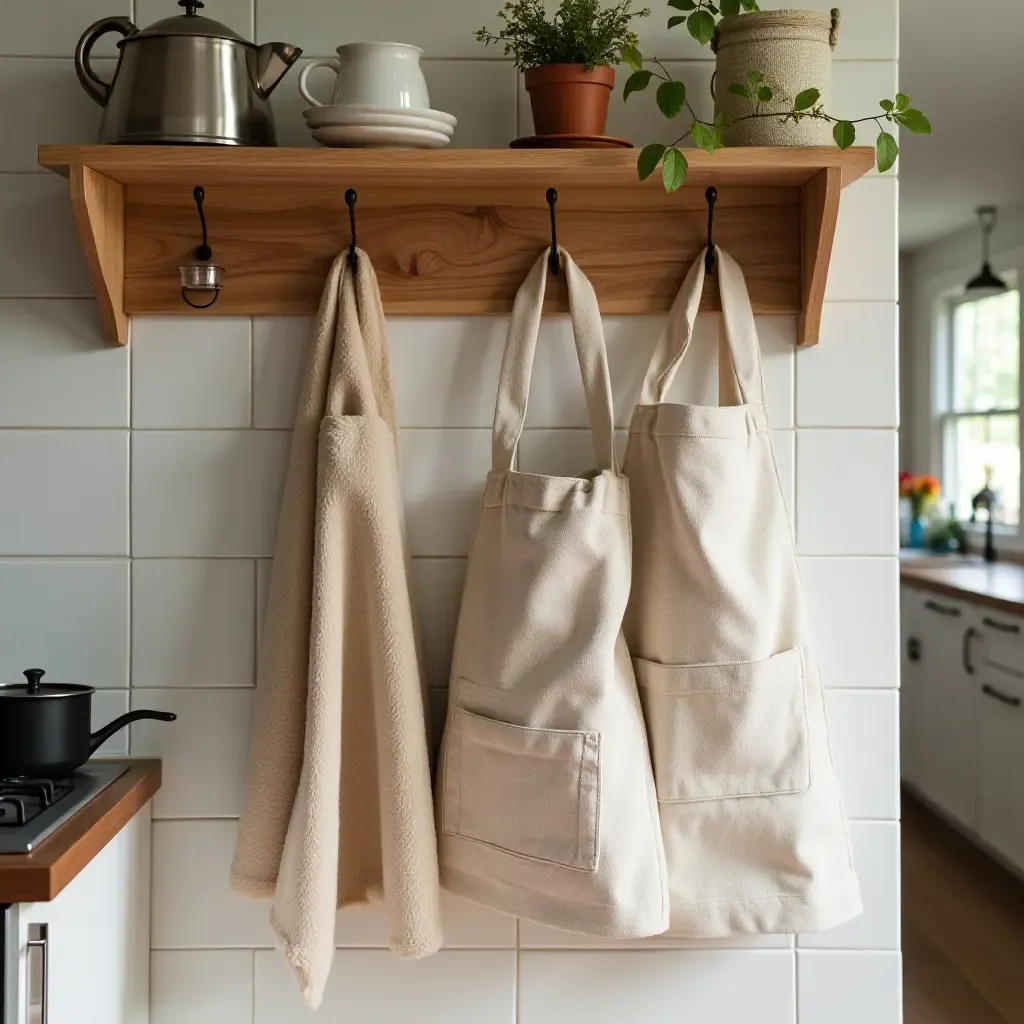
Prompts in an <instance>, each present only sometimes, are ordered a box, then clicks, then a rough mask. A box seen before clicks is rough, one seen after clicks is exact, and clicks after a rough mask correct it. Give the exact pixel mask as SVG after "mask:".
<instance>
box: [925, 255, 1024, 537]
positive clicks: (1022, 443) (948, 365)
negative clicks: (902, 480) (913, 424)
mask: <svg viewBox="0 0 1024 1024" xmlns="http://www.w3.org/2000/svg"><path fill="white" fill-rule="evenodd" d="M1005 278H1006V279H1007V285H1008V289H1007V290H1008V291H1013V292H1016V293H1017V302H1018V306H1019V309H1020V314H1019V323H1018V339H1017V345H1018V349H1017V351H1018V369H1017V387H1018V392H1017V404H1016V405H1007V406H992V407H991V408H989V409H971V410H962V411H961V410H957V409H956V408H955V391H956V374H955V372H954V367H955V366H956V330H955V326H954V325H955V318H956V312H957V310H958V309H959V308H960V307H961V306H965V305H967V304H969V303H974V302H979V301H982V299H976V298H972V297H971V296H970V295H967V294H965V293H964V292H963V291H962V290H959V291H956V292H947V293H946V294H944V295H943V296H941V298H940V304H941V315H940V319H941V321H942V330H941V335H940V339H939V341H940V346H941V349H942V351H941V359H940V366H941V368H942V372H941V373H940V375H939V379H938V381H937V382H936V383H938V385H939V396H938V397H939V402H938V403H937V404H938V406H939V408H938V409H937V412H938V417H937V419H938V428H939V451H938V455H939V466H938V468H939V479H940V480H942V481H943V482H945V481H946V480H949V479H952V474H951V473H950V468H951V462H950V460H951V458H952V455H951V447H952V446H951V442H950V437H951V434H952V431H951V429H950V427H951V425H952V424H953V423H954V422H955V421H957V420H961V419H980V418H984V419H990V418H992V417H995V416H1016V417H1017V437H1018V451H1019V461H1020V463H1021V472H1020V474H1019V481H1020V484H1019V490H1020V493H1019V495H1018V502H1019V503H1018V509H1019V512H1018V516H1017V522H1016V523H1011V524H1007V523H995V524H994V530H995V532H997V533H999V534H1002V535H1003V536H1004V537H1009V538H1016V539H1018V540H1020V539H1022V538H1024V533H1022V525H1024V419H1022V416H1021V411H1022V408H1024V293H1022V291H1021V282H1020V279H1019V275H1018V274H1017V273H1016V272H1015V271H1014V270H1010V271H1008V272H1007V273H1006V274H1005ZM947 498H948V496H947V495H945V494H944V495H943V500H944V501H945V500H947ZM961 521H962V522H963V523H964V524H965V525H966V526H967V527H968V529H978V530H984V528H985V527H984V524H981V525H980V526H979V525H977V524H975V525H972V524H971V523H970V521H969V519H967V520H961Z"/></svg>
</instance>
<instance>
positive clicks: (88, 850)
mask: <svg viewBox="0 0 1024 1024" xmlns="http://www.w3.org/2000/svg"><path fill="white" fill-rule="evenodd" d="M130 765H131V767H129V769H128V771H126V772H125V773H124V774H123V775H122V776H121V777H120V778H118V779H115V780H114V782H112V783H111V784H110V785H109V786H107V788H106V789H105V790H103V792H101V793H100V794H99V795H98V796H97V797H95V798H94V799H92V800H90V801H89V803H87V804H86V805H85V806H84V807H83V808H82V809H81V810H80V811H79V812H78V813H77V814H75V815H74V816H73V817H72V818H70V819H68V821H66V822H65V823H64V824H63V825H62V826H61V827H60V828H59V829H57V831H56V832H54V833H53V835H52V836H50V837H49V838H48V839H46V840H44V841H43V842H42V843H40V844H39V847H38V849H35V850H33V851H32V852H31V853H26V854H3V855H0V903H39V902H46V901H47V900H52V899H54V898H55V897H56V896H57V894H58V893H59V892H60V891H61V890H62V889H64V888H66V887H67V886H68V885H69V884H70V883H71V881H72V880H73V879H74V878H75V877H76V876H78V875H79V874H80V873H81V872H82V871H83V870H84V868H85V867H86V866H87V865H88V864H89V862H90V861H92V859H93V858H94V857H95V856H96V855H97V854H98V853H99V852H100V850H102V849H103V848H104V847H105V846H106V845H107V843H109V842H110V841H111V839H113V838H114V836H116V835H117V834H118V832H120V831H121V829H123V828H124V827H125V825H127V824H128V822H129V821H131V820H132V818H134V817H135V815H136V814H138V813H139V811H141V810H142V808H143V807H145V806H146V804H147V803H148V802H149V801H150V800H151V799H152V798H153V794H154V793H156V791H157V790H158V789H159V788H160V778H161V771H160V762H159V761H158V760H155V759H149V758H145V759H143V758H138V759H131V760H130Z"/></svg>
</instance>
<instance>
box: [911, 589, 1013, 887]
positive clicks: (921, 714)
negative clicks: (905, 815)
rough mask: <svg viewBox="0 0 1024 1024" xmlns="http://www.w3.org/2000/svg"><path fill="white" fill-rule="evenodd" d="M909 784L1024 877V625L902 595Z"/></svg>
mask: <svg viewBox="0 0 1024 1024" xmlns="http://www.w3.org/2000/svg"><path fill="white" fill-rule="evenodd" d="M900 613H901V617H902V629H901V636H902V678H901V686H902V692H901V697H900V712H901V720H900V746H901V759H902V776H903V780H904V782H906V783H907V784H908V785H910V786H911V787H912V788H913V789H914V790H915V791H916V792H917V793H919V794H920V795H921V796H922V797H924V798H925V799H926V800H928V801H929V802H930V803H932V804H933V805H934V806H935V807H936V808H938V809H939V810H940V811H942V812H943V813H945V814H946V815H948V816H949V817H950V818H951V819H953V820H954V821H955V822H957V823H958V824H959V825H960V826H961V827H963V829H964V830H965V831H966V832H968V833H969V834H973V835H974V836H975V837H976V838H977V839H978V840H979V842H980V843H981V844H982V845H984V846H987V847H988V848H989V849H991V850H992V851H993V852H994V853H995V854H997V855H998V856H1000V857H1001V858H1002V859H1003V860H1005V861H1006V863H1007V864H1009V865H1010V866H1012V867H1015V868H1016V869H1017V870H1019V871H1021V872H1024V617H1019V616H1014V615H1009V614H1006V613H1004V612H998V611H993V610H992V609H990V608H989V607H987V606H986V605H982V604H977V603H973V602H971V601H967V600H960V599H953V598H947V597H945V596H940V595H937V594H933V593H930V592H929V591H926V590H919V589H916V588H914V587H909V586H903V587H902V588H901V593H900Z"/></svg>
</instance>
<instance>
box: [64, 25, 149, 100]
mask: <svg viewBox="0 0 1024 1024" xmlns="http://www.w3.org/2000/svg"><path fill="white" fill-rule="evenodd" d="M138 31H139V30H138V29H137V28H136V27H135V23H134V22H133V21H132V20H131V19H130V18H124V17H121V16H120V15H115V16H114V17H110V18H100V20H99V21H97V22H96V24H95V25H90V26H89V27H88V28H87V29H86V30H85V32H84V33H83V35H82V38H81V39H79V40H78V46H76V47H75V71H76V72H77V73H78V80H79V81H80V82H81V83H82V88H83V89H85V91H86V92H87V93H88V94H89V95H90V96H91V97H92V98H93V99H94V100H95V101H96V102H97V103H98V104H99V105H100V106H101V107H105V106H106V105H107V100H108V99H109V98H110V83H109V82H104V81H103V79H102V78H100V76H99V75H97V74H96V72H95V71H93V69H92V62H91V58H92V48H93V47H94V46H95V45H96V42H97V40H99V38H100V36H105V35H106V34H107V33H108V32H119V33H120V34H121V35H122V36H133V35H135V33H136V32H138Z"/></svg>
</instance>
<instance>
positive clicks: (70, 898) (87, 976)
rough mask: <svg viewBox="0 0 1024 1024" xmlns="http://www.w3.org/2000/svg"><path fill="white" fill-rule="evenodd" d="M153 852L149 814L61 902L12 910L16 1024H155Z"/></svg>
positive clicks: (123, 832)
mask: <svg viewBox="0 0 1024 1024" xmlns="http://www.w3.org/2000/svg"><path fill="white" fill-rule="evenodd" d="M149 845H150V814H149V807H148V806H147V807H146V808H145V809H144V810H143V811H142V812H140V813H139V814H137V815H136V816H135V817H134V818H133V819H132V821H131V822H129V824H128V825H126V826H125V828H124V829H122V830H121V832H119V833H118V835H117V836H116V837H115V838H114V839H113V840H112V841H111V842H110V843H109V844H108V845H107V846H106V847H104V849H103V850H101V851H100V853H99V854H97V856H96V858H95V859H94V860H93V861H92V863H90V864H89V865H88V867H86V868H85V870H84V871H82V873H81V874H80V875H78V876H77V877H76V878H75V879H74V881H72V882H71V883H70V884H69V885H68V887H67V888H66V889H64V891H63V892H61V893H60V894H59V895H58V896H57V898H56V899H54V900H53V901H51V902H49V903H29V904H20V905H18V906H16V907H14V908H13V915H12V917H13V922H12V923H13V929H12V930H13V931H14V932H15V935H16V942H17V962H16V965H15V970H14V974H15V977H14V987H15V991H16V996H15V999H14V1002H15V1004H16V1007H17V1009H16V1015H15V1017H14V1022H15V1024H41V1021H43V1020H44V1019H45V1020H46V1024H148V1021H149ZM41 940H42V941H41ZM30 942H34V943H35V944H33V945H30ZM40 943H41V944H40ZM44 982H45V984H44ZM44 1001H45V1004H46V1013H45V1017H44V1014H43V1003H44Z"/></svg>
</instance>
